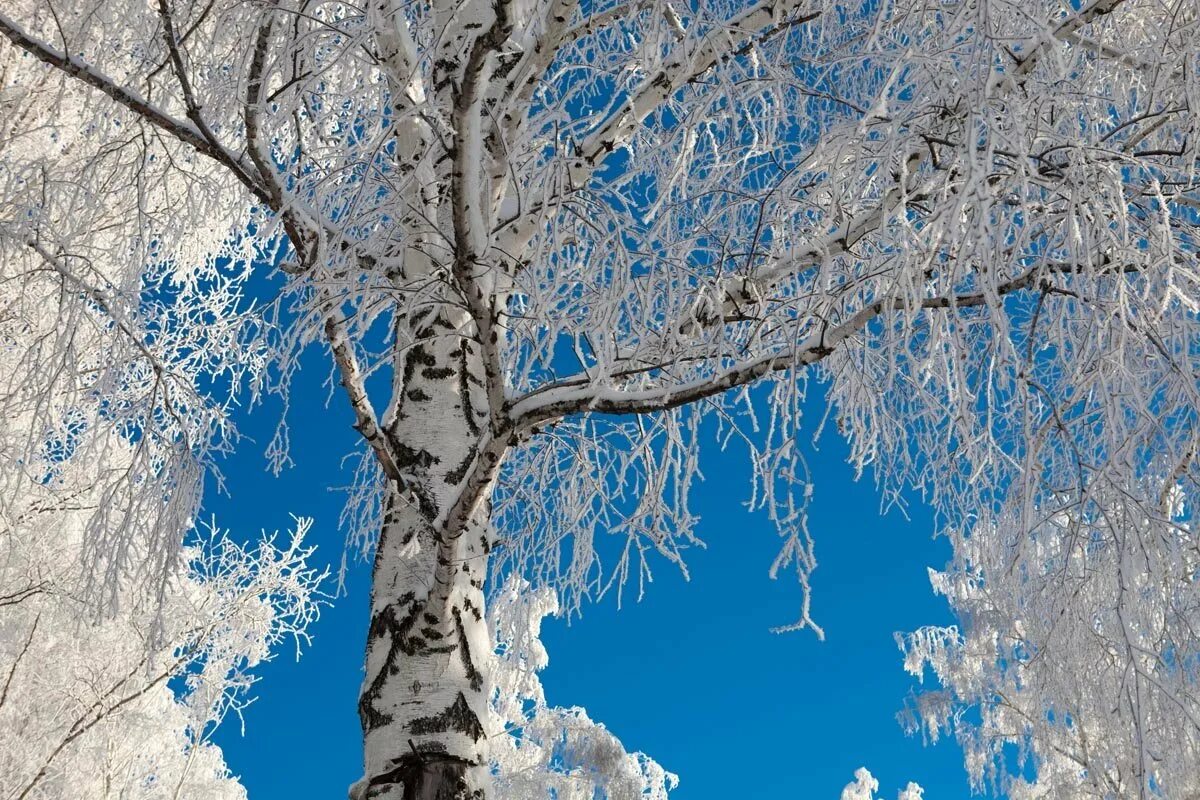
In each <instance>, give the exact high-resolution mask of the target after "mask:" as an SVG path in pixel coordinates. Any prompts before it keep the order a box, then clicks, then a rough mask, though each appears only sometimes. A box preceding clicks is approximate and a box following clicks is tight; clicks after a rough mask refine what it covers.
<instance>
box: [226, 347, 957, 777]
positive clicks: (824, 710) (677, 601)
mask: <svg viewBox="0 0 1200 800" xmlns="http://www.w3.org/2000/svg"><path fill="white" fill-rule="evenodd" d="M304 363H305V367H304V369H302V370H301V372H300V375H299V377H298V379H297V382H296V385H295V387H294V392H293V395H292V410H291V417H290V419H291V422H292V428H293V429H292V442H293V451H292V457H293V460H294V461H295V463H296V466H295V467H294V468H292V469H290V470H288V471H287V472H285V473H284V474H283V475H282V476H281V477H279V478H275V477H273V476H271V475H270V474H269V473H268V472H266V471H265V461H264V459H263V457H262V450H263V448H264V447H265V445H266V443H267V441H268V440H269V439H270V435H271V432H272V426H273V424H274V422H275V420H276V418H277V414H278V408H276V407H273V406H272V405H270V404H268V405H267V406H266V407H264V408H260V409H258V410H257V411H255V412H254V413H253V414H245V415H242V419H241V420H240V425H241V428H242V430H243V432H244V433H245V434H247V435H248V437H249V438H250V440H252V441H250V440H248V441H244V442H243V446H242V447H241V448H240V449H239V453H238V455H237V456H236V457H234V458H231V459H230V460H228V461H227V462H226V463H225V464H224V472H225V474H226V477H227V478H228V479H229V482H228V485H229V487H230V490H231V493H232V494H231V496H228V497H218V496H217V495H216V494H215V492H212V491H210V492H209V494H208V502H207V511H208V513H211V514H215V515H216V518H217V521H218V523H219V524H221V525H222V526H225V527H229V528H233V529H234V530H236V531H237V532H238V533H239V534H240V535H243V536H252V535H254V534H255V533H257V532H258V531H259V530H260V529H267V530H274V529H284V528H286V527H287V526H288V525H289V522H290V519H289V517H288V514H289V513H291V514H297V515H306V516H312V517H314V518H315V520H316V524H315V525H314V529H313V533H312V534H311V536H312V541H313V542H314V543H316V544H318V545H319V548H320V549H319V552H318V556H319V557H320V558H321V559H323V560H325V561H326V562H328V563H330V564H331V565H333V566H334V567H335V568H336V566H337V564H338V562H339V560H340V558H341V555H342V541H343V534H342V532H341V531H339V530H338V528H337V517H338V513H339V511H340V504H341V501H342V499H343V495H342V494H341V493H340V492H337V491H331V490H329V489H328V487H331V486H338V485H344V484H345V483H346V482H348V479H349V476H348V475H347V474H346V473H342V472H340V471H339V469H338V464H339V462H340V460H341V457H342V456H343V455H344V454H345V453H346V452H347V451H348V450H349V448H350V447H351V446H352V444H353V442H354V432H353V431H352V430H351V429H350V423H351V420H350V418H349V412H348V411H346V410H345V409H344V408H343V406H342V404H341V403H339V402H334V403H332V404H331V405H330V407H328V408H326V406H325V400H326V398H327V396H328V390H327V388H325V387H323V385H322V384H323V382H324V381H325V378H326V375H327V374H326V372H325V367H324V365H323V361H322V358H321V354H320V353H317V352H312V353H309V354H308V356H307V357H306V359H305V362H304ZM813 394H817V393H816V392H813ZM340 399H341V398H340V397H335V398H334V400H335V401H340ZM813 410H814V412H815V411H816V410H817V407H816V404H815V403H814V406H813ZM815 416H816V415H815V413H814V415H813V418H814V423H815ZM818 446H819V447H818V449H817V450H816V451H815V452H812V453H810V455H809V464H810V467H811V468H812V473H813V475H814V476H815V479H816V482H817V485H816V494H815V496H814V501H813V507H812V532H813V536H814V538H815V540H816V547H817V558H818V560H819V561H820V567H819V568H818V570H817V572H816V574H815V575H814V586H813V588H814V615H815V617H816V620H817V622H818V623H820V624H821V625H822V626H823V627H824V629H825V632H826V641H824V642H821V641H818V640H817V638H816V636H814V635H813V634H812V633H811V632H809V631H801V632H795V633H788V634H782V635H781V634H772V633H771V632H770V630H769V629H770V628H771V627H772V626H773V625H778V624H783V623H788V622H791V621H792V620H793V619H794V618H795V614H796V610H797V608H798V605H797V603H798V601H799V587H798V586H797V585H796V584H795V582H794V580H793V579H792V578H790V577H789V576H784V577H782V578H781V579H780V580H778V581H771V580H770V579H769V578H768V577H767V569H768V567H769V565H770V563H771V560H772V558H773V556H774V555H775V548H776V545H777V539H776V534H775V532H774V529H773V528H772V526H771V524H770V523H769V522H768V520H767V519H766V518H765V516H763V515H760V514H751V513H749V512H747V511H746V509H745V508H744V506H743V502H744V500H745V499H746V497H747V494H748V483H747V476H748V472H747V469H746V465H745V463H744V461H743V460H742V459H739V458H737V457H736V456H728V455H725V456H723V455H722V454H721V453H720V452H718V451H717V450H716V448H715V447H714V448H713V450H712V452H711V453H709V454H708V456H709V457H708V458H706V459H705V462H704V463H705V475H706V480H705V482H704V483H702V484H700V485H699V489H698V491H697V493H696V494H697V510H698V512H699V513H700V514H701V516H702V519H701V523H700V534H701V536H702V537H703V538H704V539H705V540H706V542H707V544H708V548H707V549H706V550H693V551H691V555H690V559H689V566H690V569H691V581H690V582H686V581H684V580H683V579H682V578H681V576H680V575H679V574H678V572H677V571H676V570H674V569H673V568H672V567H671V566H670V565H669V564H666V563H665V562H664V563H662V564H661V565H660V566H659V568H658V569H657V570H656V573H655V582H654V584H653V585H652V586H651V587H650V588H649V590H648V592H647V595H646V597H645V599H644V600H643V601H642V602H641V603H634V602H629V601H627V602H626V604H625V606H624V607H623V608H622V609H620V610H618V609H617V608H616V604H615V601H614V599H613V598H609V599H607V600H605V601H603V602H602V603H600V604H599V605H594V606H591V607H589V608H587V609H585V612H584V616H583V618H582V619H576V620H573V621H572V622H571V623H570V625H568V624H566V622H565V621H563V620H554V619H552V620H547V622H546V625H545V626H544V629H543V630H544V639H545V641H546V644H547V647H548V649H549V652H550V666H549V667H548V668H547V670H546V671H545V672H544V673H543V675H542V678H543V683H544V684H545V687H546V693H547V697H548V699H549V701H550V702H552V703H554V704H558V705H582V706H584V707H586V708H587V709H588V711H589V713H590V714H591V716H592V718H593V719H596V720H599V721H601V722H603V723H605V724H606V725H607V726H608V727H609V729H610V730H612V731H613V732H615V733H616V734H617V735H618V736H619V737H620V738H621V739H622V741H623V742H624V743H625V745H626V747H627V748H630V749H639V750H643V751H645V752H647V753H649V754H650V755H652V756H653V757H654V758H656V759H657V760H658V761H659V762H660V763H662V764H663V765H664V766H665V767H666V768H668V769H670V770H672V771H674V772H676V773H677V774H679V776H680V778H681V783H680V786H679V789H678V790H677V792H675V793H674V794H673V795H672V796H673V798H675V800H709V799H710V798H711V799H714V800H715V799H716V798H721V800H726V799H727V798H729V797H743V796H749V795H747V794H746V774H747V772H750V773H757V774H758V775H757V777H756V778H755V786H756V788H755V790H754V795H755V796H761V797H764V798H767V797H769V798H789V799H790V798H796V799H797V800H809V799H810V798H812V799H813V800H823V799H824V798H829V800H837V798H838V796H839V792H840V790H841V788H842V787H843V786H844V785H845V784H846V783H847V782H848V781H849V780H850V779H851V778H852V776H853V772H854V770H855V769H856V768H857V767H859V766H862V765H866V766H868V767H869V768H870V769H871V770H872V772H874V774H875V776H876V778H878V779H879V781H880V784H881V796H883V797H886V798H889V799H890V798H892V797H895V795H896V792H897V791H898V790H899V789H900V788H901V787H902V786H903V785H904V784H905V782H907V781H909V780H915V781H917V782H919V783H921V784H922V785H923V786H924V787H925V788H926V795H925V796H926V798H927V800H947V799H948V798H955V799H957V798H965V797H967V796H968V794H969V792H968V787H967V782H966V777H965V773H964V771H963V767H962V762H961V753H960V752H959V750H958V748H957V746H956V745H955V744H954V743H953V742H947V741H943V742H941V743H939V744H938V745H936V746H925V745H923V744H922V742H921V741H920V739H919V738H916V739H914V738H909V737H907V736H905V734H904V733H903V731H902V730H901V729H900V726H899V724H898V723H897V722H896V719H895V714H896V712H897V711H898V710H899V709H900V708H901V707H902V705H903V701H904V698H905V696H906V694H907V693H908V692H909V690H910V689H913V688H917V684H916V681H915V680H913V679H912V678H910V677H909V676H908V675H906V674H905V673H904V672H903V670H902V668H901V663H900V655H899V652H898V651H897V649H896V646H895V643H894V641H893V638H892V636H893V633H894V632H895V631H904V630H911V629H913V628H915V627H918V626H920V625H923V624H945V623H946V622H948V621H949V614H948V611H947V610H946V607H945V605H944V603H943V602H942V601H941V600H939V599H938V598H935V597H934V596H933V595H932V593H931V591H930V589H929V583H928V578H927V574H926V567H927V566H930V565H933V566H938V565H941V564H942V563H944V562H945V561H946V559H947V557H948V554H949V546H948V543H947V542H945V541H944V540H937V539H933V538H932V536H931V532H932V530H933V523H932V520H931V517H930V515H929V514H928V512H926V511H925V510H924V509H923V508H922V507H921V505H920V503H919V500H915V499H914V502H913V503H912V504H911V508H910V510H909V517H910V519H907V520H906V519H905V518H904V517H903V516H902V515H900V514H898V513H895V512H893V513H890V514H888V515H886V516H882V517H881V516H880V513H879V499H878V495H877V493H876V491H875V489H874V487H873V485H872V484H871V481H870V480H869V479H864V480H863V481H860V482H858V483H855V482H854V480H853V477H854V476H853V471H852V469H851V468H850V467H849V466H848V465H847V464H846V463H845V456H846V447H845V445H844V443H842V442H841V441H839V440H838V439H837V437H836V434H833V433H830V434H828V435H826V436H825V437H824V438H823V439H822V440H821V441H820V442H818ZM368 572H369V569H368V565H366V564H365V563H362V562H357V561H356V562H354V564H353V565H352V568H351V571H350V575H349V579H348V582H347V594H346V595H345V596H342V597H339V598H337V600H336V601H335V602H334V604H333V605H332V607H330V608H328V609H326V610H325V613H324V614H323V616H322V618H321V620H320V621H319V623H318V624H317V625H316V626H315V627H314V628H313V629H312V633H313V637H314V640H313V643H312V645H311V646H310V647H308V648H306V650H305V652H304V655H303V657H302V658H301V659H300V660H299V662H297V661H295V660H294V658H293V651H291V650H289V649H286V648H285V649H284V650H283V651H282V652H281V653H280V655H279V657H278V658H277V659H276V660H275V661H274V662H272V663H270V664H268V665H266V666H265V667H264V668H262V669H260V670H259V674H260V675H261V678H262V680H261V682H260V683H259V685H258V686H257V692H256V694H257V700H256V701H255V703H254V704H253V705H252V706H251V707H250V708H249V709H247V710H246V712H245V714H244V718H245V735H244V736H243V735H242V733H241V730H240V728H239V725H238V720H237V719H236V718H233V719H230V720H229V721H228V722H227V724H226V726H225V727H224V728H223V729H221V730H220V731H219V732H218V734H217V737H216V738H217V741H218V743H219V744H221V745H222V746H223V747H224V748H225V752H226V759H227V761H228V763H229V765H230V767H231V769H232V770H233V771H234V772H235V773H236V774H239V775H241V776H242V779H243V781H244V783H245V785H246V787H247V788H248V790H249V795H250V800H284V798H286V799H287V800H295V799H296V798H310V797H311V798H341V797H345V790H346V787H347V786H348V785H349V784H350V783H351V782H352V781H353V780H355V779H356V778H357V777H358V776H359V768H360V760H359V759H360V744H359V729H358V719H357V715H356V712H355V707H356V706H355V704H356V701H357V694H358V687H359V682H360V680H361V660H362V647H363V641H364V637H365V632H366V623H367V592H368V579H369V575H368ZM732 587H737V589H738V591H739V596H738V597H733V596H731V592H730V589H731V588H732Z"/></svg>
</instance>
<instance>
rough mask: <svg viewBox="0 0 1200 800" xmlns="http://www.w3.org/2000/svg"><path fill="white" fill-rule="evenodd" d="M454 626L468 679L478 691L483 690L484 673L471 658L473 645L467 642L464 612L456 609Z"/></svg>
mask: <svg viewBox="0 0 1200 800" xmlns="http://www.w3.org/2000/svg"><path fill="white" fill-rule="evenodd" d="M454 628H455V630H457V631H458V655H459V656H460V657H461V658H462V662H463V669H465V670H466V672H467V680H469V681H470V682H471V688H472V689H474V690H475V691H476V692H479V691H483V675H482V674H481V673H480V672H479V670H478V669H476V668H475V662H474V661H473V660H472V659H471V645H470V644H468V643H467V629H466V627H465V626H464V625H463V621H462V612H460V611H459V610H458V609H457V608H456V609H454Z"/></svg>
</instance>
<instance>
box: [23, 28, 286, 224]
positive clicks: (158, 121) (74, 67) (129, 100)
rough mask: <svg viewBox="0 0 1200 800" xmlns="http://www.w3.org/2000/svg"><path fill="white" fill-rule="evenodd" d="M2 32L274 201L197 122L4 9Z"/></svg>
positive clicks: (237, 159)
mask: <svg viewBox="0 0 1200 800" xmlns="http://www.w3.org/2000/svg"><path fill="white" fill-rule="evenodd" d="M0 33H2V34H4V36H5V37H6V38H7V39H8V40H9V41H10V42H12V43H13V44H14V45H16V46H17V47H19V48H21V49H22V50H24V51H25V52H27V53H29V54H30V55H32V56H33V57H34V58H36V59H38V60H39V61H41V62H42V63H44V64H48V65H49V66H52V67H55V68H56V69H59V70H61V71H62V72H64V73H66V74H67V75H70V76H71V77H73V78H75V79H77V80H79V81H82V82H83V83H85V84H87V85H88V86H91V87H92V88H94V89H99V90H100V91H101V92H103V93H104V94H106V95H108V96H109V97H110V98H112V99H113V100H115V101H116V102H117V103H118V104H120V105H122V106H124V107H125V108H127V109H129V110H130V111H132V112H133V113H135V114H137V115H138V116H139V117H141V118H142V119H143V120H144V121H146V122H148V123H149V124H151V125H153V126H154V127H156V128H158V129H159V130H161V131H163V132H165V133H167V134H169V135H170V136H171V137H172V138H174V139H177V140H178V141H180V142H183V143H184V144H187V145H190V146H191V147H193V148H195V150H196V151H197V152H199V153H201V154H202V155H205V156H207V157H208V158H210V159H212V160H213V161H216V162H217V163H218V164H220V165H221V166H223V167H225V168H226V169H228V170H229V171H230V172H232V173H233V174H234V175H235V176H236V177H237V179H238V181H239V182H240V183H242V184H243V185H244V186H246V188H247V189H249V190H250V191H251V193H253V194H254V196H255V197H257V198H258V199H259V200H261V201H262V202H264V203H266V204H267V205H270V204H271V198H270V196H269V195H268V194H267V192H266V191H265V190H264V189H263V187H262V186H260V185H259V184H258V183H257V182H256V181H255V180H254V179H253V178H252V177H251V175H250V173H248V172H247V170H246V169H245V167H244V166H243V164H242V159H241V157H240V156H235V155H234V154H233V153H232V152H230V151H229V150H228V149H226V148H225V147H223V146H222V145H221V144H220V143H219V142H216V141H214V140H212V139H210V138H209V137H208V136H206V135H205V134H204V132H203V131H202V130H201V129H200V128H198V127H197V126H196V125H195V124H194V123H193V122H191V121H185V120H181V119H176V118H175V117H173V116H171V115H170V114H168V113H167V112H165V111H163V110H162V109H160V108H159V107H158V106H156V105H154V104H153V103H151V102H150V101H149V100H147V99H145V98H144V97H142V96H141V95H139V94H138V93H136V92H134V91H133V90H131V89H126V88H125V87H123V86H119V85H117V83H116V82H115V81H113V80H112V79H111V78H109V77H108V76H107V75H105V74H104V73H103V72H100V71H99V70H98V69H96V68H95V67H93V66H91V65H90V64H88V63H86V62H84V61H81V60H80V59H77V58H75V57H73V56H69V55H67V54H66V53H64V52H62V51H60V50H57V49H56V48H54V47H52V46H51V45H49V44H47V43H46V42H43V41H41V40H40V39H38V38H36V37H34V36H31V35H30V34H28V33H26V32H25V31H24V30H23V29H22V28H21V27H20V26H19V25H17V23H16V22H14V21H13V20H12V19H10V18H9V17H8V16H6V15H5V14H4V13H3V12H0Z"/></svg>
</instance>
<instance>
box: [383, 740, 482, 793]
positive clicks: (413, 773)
mask: <svg viewBox="0 0 1200 800" xmlns="http://www.w3.org/2000/svg"><path fill="white" fill-rule="evenodd" d="M409 745H410V747H412V752H411V753H405V754H404V755H402V756H400V757H399V758H395V759H392V763H393V764H394V765H395V766H394V767H392V769H390V770H388V771H387V772H384V773H381V774H379V775H376V776H375V777H373V778H372V779H371V782H370V783H369V784H367V791H366V798H367V800H372V798H377V797H382V796H385V795H388V794H389V793H390V792H391V790H392V787H394V786H400V787H402V793H401V795H400V800H484V794H483V790H482V789H472V788H471V786H470V783H469V782H468V780H467V774H468V770H470V769H471V768H472V767H474V766H476V764H475V763H474V762H473V761H468V760H467V759H465V758H459V757H458V756H453V755H450V754H449V753H447V752H445V749H444V748H441V747H440V746H439V745H436V744H435V743H422V744H421V746H420V747H417V746H416V745H413V744H412V743H411V742H410V743H409ZM392 796H394V795H392Z"/></svg>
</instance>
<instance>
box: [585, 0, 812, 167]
mask: <svg viewBox="0 0 1200 800" xmlns="http://www.w3.org/2000/svg"><path fill="white" fill-rule="evenodd" d="M801 2H802V0H763V2H760V3H758V4H757V5H755V6H753V7H751V8H750V9H749V10H747V11H745V12H743V13H742V14H739V15H738V16H736V17H734V18H733V19H731V20H729V21H728V22H726V23H724V24H722V25H719V26H717V27H714V28H713V29H712V30H710V31H709V32H708V33H706V34H705V35H704V37H703V38H701V39H700V41H699V42H698V43H696V44H695V47H694V49H692V48H689V46H688V45H689V44H691V41H690V40H684V41H683V42H681V43H680V44H679V45H677V46H676V48H675V50H674V51H673V52H672V54H671V56H670V57H669V58H668V59H667V61H666V63H665V64H663V66H662V67H661V68H660V69H659V70H658V72H656V73H655V74H654V75H652V76H650V77H649V78H647V79H646V80H645V81H643V82H642V85H641V86H640V87H639V88H638V89H637V90H635V91H634V92H633V94H631V95H630V96H629V97H628V98H627V99H626V101H625V103H624V105H623V106H622V108H621V110H620V111H618V112H616V113H614V114H613V115H612V116H610V117H609V118H608V120H607V121H605V122H604V123H603V124H602V125H601V126H600V127H599V128H597V129H596V130H594V131H593V132H592V133H591V134H589V135H588V136H587V138H586V139H584V140H583V142H582V143H581V144H580V146H579V159H580V161H581V162H582V163H581V164H580V166H585V165H586V166H585V171H590V170H592V169H595V168H596V167H597V166H599V165H600V164H601V163H602V162H603V161H604V159H605V158H606V157H607V156H608V154H609V153H612V152H613V151H615V150H617V149H619V148H620V147H623V146H624V145H625V144H626V143H627V142H628V141H629V137H630V136H632V134H633V130H634V128H635V127H636V126H637V125H638V124H639V123H641V122H642V120H644V119H646V117H648V116H649V115H650V114H651V113H653V111H654V110H655V109H656V108H658V107H659V106H660V105H662V103H663V102H664V101H665V100H667V98H669V97H670V96H671V95H672V94H674V93H675V92H676V90H678V89H680V88H682V87H683V86H684V85H686V84H687V83H689V82H691V81H692V80H694V79H695V78H696V77H698V76H700V75H702V74H704V73H705V72H707V71H708V70H710V69H712V68H713V67H715V66H716V65H717V64H720V63H722V62H724V61H728V60H730V59H732V58H734V57H736V56H737V54H738V53H740V52H743V51H744V49H745V47H746V46H747V44H748V43H749V42H751V41H762V40H764V39H767V38H769V37H770V36H772V35H773V34H775V33H777V32H778V31H781V30H784V29H786V28H790V27H793V26H795V25H799V24H803V23H805V22H809V21H811V20H814V19H816V18H817V17H819V16H820V14H821V12H819V11H814V12H811V13H808V14H801V15H799V16H797V17H796V18H794V19H791V18H789V17H790V15H791V14H792V13H793V12H794V11H795V10H796V9H797V7H798V6H799V5H800V3H801ZM779 20H783V21H779ZM734 34H741V35H743V36H744V37H745V40H746V41H745V42H744V43H743V44H740V45H739V46H738V47H727V45H728V42H729V39H730V37H731V35H734Z"/></svg>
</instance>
